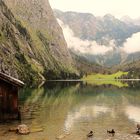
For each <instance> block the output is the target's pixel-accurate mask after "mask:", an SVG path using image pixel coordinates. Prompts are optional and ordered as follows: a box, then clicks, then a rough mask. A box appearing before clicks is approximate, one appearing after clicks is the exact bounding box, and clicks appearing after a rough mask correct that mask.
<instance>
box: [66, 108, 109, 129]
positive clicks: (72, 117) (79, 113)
mask: <svg viewBox="0 0 140 140" xmlns="http://www.w3.org/2000/svg"><path fill="white" fill-rule="evenodd" d="M106 112H109V108H107V107H105V106H97V105H95V106H81V107H80V108H79V109H76V111H74V112H71V113H70V112H69V113H68V115H67V119H66V121H65V129H66V131H70V129H71V128H72V127H73V125H75V124H74V123H75V122H76V121H80V120H82V119H86V120H91V119H94V118H96V117H98V116H99V115H101V114H102V113H106Z"/></svg>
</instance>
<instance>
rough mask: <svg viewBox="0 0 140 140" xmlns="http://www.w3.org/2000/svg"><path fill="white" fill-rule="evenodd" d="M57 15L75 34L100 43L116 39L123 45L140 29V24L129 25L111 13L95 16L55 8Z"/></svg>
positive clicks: (83, 38) (118, 43) (107, 42)
mask: <svg viewBox="0 0 140 140" xmlns="http://www.w3.org/2000/svg"><path fill="white" fill-rule="evenodd" d="M54 13H55V16H56V17H57V18H58V19H60V20H62V21H63V22H64V24H66V25H68V26H69V27H70V28H71V29H72V30H73V32H74V34H75V36H77V37H79V38H80V39H82V40H86V39H87V40H96V41H97V42H98V43H100V44H104V45H106V44H109V41H110V40H115V41H116V43H117V45H121V44H122V43H123V42H124V41H125V40H126V39H127V38H129V37H131V35H132V34H134V33H137V32H139V31H140V26H136V25H129V24H126V23H125V22H123V21H121V20H119V19H117V18H115V17H114V16H112V15H111V14H107V15H105V16H103V17H95V16H94V15H92V14H90V13H77V12H62V11H60V10H54Z"/></svg>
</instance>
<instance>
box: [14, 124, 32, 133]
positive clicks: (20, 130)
mask: <svg viewBox="0 0 140 140" xmlns="http://www.w3.org/2000/svg"><path fill="white" fill-rule="evenodd" d="M17 133H18V134H21V135H27V134H29V133H30V130H29V127H28V126H27V125H25V124H22V125H19V126H18V128H17Z"/></svg>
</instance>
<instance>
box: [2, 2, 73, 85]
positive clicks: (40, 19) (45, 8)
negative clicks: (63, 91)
mask: <svg viewBox="0 0 140 140" xmlns="http://www.w3.org/2000/svg"><path fill="white" fill-rule="evenodd" d="M0 70H1V71H3V72H5V73H7V74H10V75H12V76H13V77H16V78H19V79H21V80H23V81H25V83H32V82H35V83H36V82H38V81H42V80H44V79H51V78H52V77H51V76H50V75H49V74H50V72H52V73H53V79H57V78H63V77H62V73H67V74H75V69H74V67H73V61H72V58H71V55H70V54H69V51H68V49H67V44H66V42H65V39H64V37H63V33H62V29H61V27H60V26H59V24H58V23H57V21H56V19H55V17H54V15H53V12H52V9H51V7H50V5H49V2H48V1H47V0H20V1H19V0H0Z"/></svg>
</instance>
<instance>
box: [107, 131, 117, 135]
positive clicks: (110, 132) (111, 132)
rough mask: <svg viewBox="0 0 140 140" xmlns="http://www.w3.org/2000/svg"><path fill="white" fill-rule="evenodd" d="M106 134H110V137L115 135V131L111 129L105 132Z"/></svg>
mask: <svg viewBox="0 0 140 140" xmlns="http://www.w3.org/2000/svg"><path fill="white" fill-rule="evenodd" d="M107 133H109V134H112V136H114V135H115V130H114V129H112V130H107Z"/></svg>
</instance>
